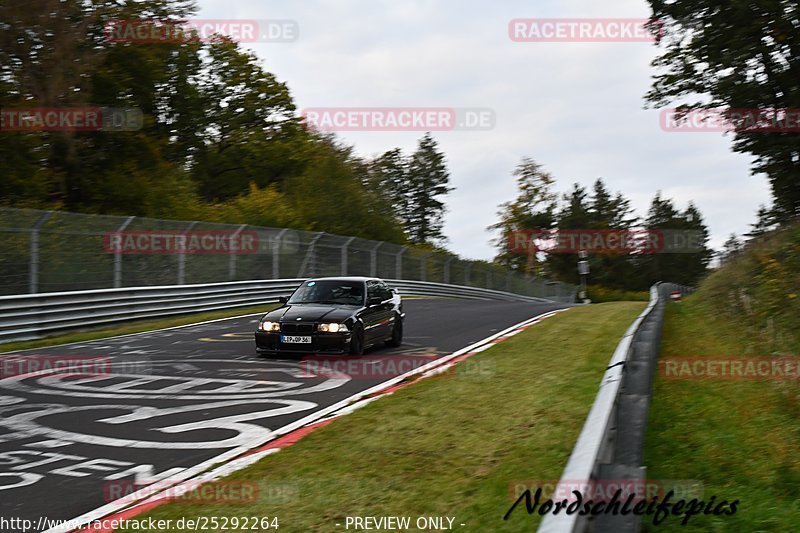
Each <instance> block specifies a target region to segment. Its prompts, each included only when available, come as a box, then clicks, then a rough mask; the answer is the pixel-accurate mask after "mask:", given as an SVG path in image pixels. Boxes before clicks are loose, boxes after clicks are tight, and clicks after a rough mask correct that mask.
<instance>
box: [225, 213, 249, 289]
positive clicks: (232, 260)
mask: <svg viewBox="0 0 800 533" xmlns="http://www.w3.org/2000/svg"><path fill="white" fill-rule="evenodd" d="M246 227H247V224H242V225H241V226H239V229H237V230H236V231H234V232H233V235H231V243H230V244H231V246H230V249H229V250H228V251H229V252H230V254H231V256H230V257H229V258H228V279H229V280H231V281H233V280H234V278H235V277H236V256H237V255H238V254H236V253H234V252H233V240H234V239H235V238H236V236H237V235H239V234H240V233H241V232H242V230H243V229H244V228H246Z"/></svg>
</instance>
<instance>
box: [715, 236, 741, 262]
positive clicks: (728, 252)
mask: <svg viewBox="0 0 800 533" xmlns="http://www.w3.org/2000/svg"><path fill="white" fill-rule="evenodd" d="M742 250H744V243H743V242H742V240H741V239H739V237H737V236H736V234H735V233H731V235H730V237H728V240H727V241H725V243H724V244H723V245H722V250H721V251H720V252H719V254H718V256H719V262H720V264H725V263H727V262H728V261H730V260H732V259H734V258H736V256H738V255H739V254H740V253H742Z"/></svg>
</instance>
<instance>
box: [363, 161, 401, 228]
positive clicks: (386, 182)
mask: <svg viewBox="0 0 800 533" xmlns="http://www.w3.org/2000/svg"><path fill="white" fill-rule="evenodd" d="M408 167H409V161H408V158H407V157H405V156H404V155H403V152H402V150H400V148H395V149H393V150H389V151H388V152H385V153H384V154H382V155H381V156H379V157H377V158H376V159H374V160H373V161H372V162H371V163H370V168H369V171H370V172H369V175H370V182H369V183H368V184H367V185H368V187H370V188H373V189H374V190H382V191H385V192H386V197H387V198H388V200H389V202H391V208H392V209H391V211H392V213H393V215H394V216H395V217H396V218H397V219H398V220H400V221H401V223H402V224H403V229H404V231H407V228H409V226H410V223H411V213H410V206H411V198H410V189H411V187H410V184H409V168H408Z"/></svg>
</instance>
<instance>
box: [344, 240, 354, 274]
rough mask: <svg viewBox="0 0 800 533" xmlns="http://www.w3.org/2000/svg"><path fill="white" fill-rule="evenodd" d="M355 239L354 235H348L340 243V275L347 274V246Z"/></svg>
mask: <svg viewBox="0 0 800 533" xmlns="http://www.w3.org/2000/svg"><path fill="white" fill-rule="evenodd" d="M354 240H355V237H350V238H349V239H347V241H345V243H344V244H343V245H342V274H341V275H342V276H346V275H347V248H348V247H349V246H350V243H351V242H353V241H354Z"/></svg>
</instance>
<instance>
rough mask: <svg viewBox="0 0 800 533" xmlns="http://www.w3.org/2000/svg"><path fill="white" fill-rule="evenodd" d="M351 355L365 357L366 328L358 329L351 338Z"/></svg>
mask: <svg viewBox="0 0 800 533" xmlns="http://www.w3.org/2000/svg"><path fill="white" fill-rule="evenodd" d="M350 355H364V328H362V327H357V328H356V329H355V330H353V336H352V337H350Z"/></svg>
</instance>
